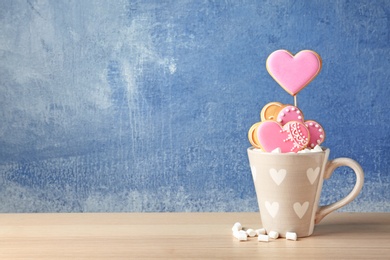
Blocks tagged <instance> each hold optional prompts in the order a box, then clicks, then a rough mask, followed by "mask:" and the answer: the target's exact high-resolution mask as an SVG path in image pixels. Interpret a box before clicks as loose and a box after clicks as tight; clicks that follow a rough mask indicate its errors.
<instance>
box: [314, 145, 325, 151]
mask: <svg viewBox="0 0 390 260" xmlns="http://www.w3.org/2000/svg"><path fill="white" fill-rule="evenodd" d="M312 152H323V150H322V148H321V146H319V145H318V144H317V145H316V146H315V147H314V148H313V149H312Z"/></svg>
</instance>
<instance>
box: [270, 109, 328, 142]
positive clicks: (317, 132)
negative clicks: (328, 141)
mask: <svg viewBox="0 0 390 260" xmlns="http://www.w3.org/2000/svg"><path fill="white" fill-rule="evenodd" d="M276 121H277V122H278V123H280V124H281V125H282V126H283V125H284V124H286V123H288V122H291V121H299V122H302V123H305V125H306V127H307V129H308V130H309V147H310V148H314V147H315V146H316V145H320V144H321V143H323V142H324V140H325V131H324V129H323V128H322V126H321V125H320V124H319V123H318V122H316V121H314V120H308V121H304V117H303V113H302V111H301V110H300V109H299V108H297V107H295V106H291V105H288V106H286V107H284V108H283V109H282V110H281V111H279V114H278V115H277V117H276Z"/></svg>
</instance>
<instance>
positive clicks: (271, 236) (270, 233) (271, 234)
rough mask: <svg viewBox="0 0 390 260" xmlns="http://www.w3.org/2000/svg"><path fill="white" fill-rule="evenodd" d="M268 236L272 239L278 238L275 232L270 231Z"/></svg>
mask: <svg viewBox="0 0 390 260" xmlns="http://www.w3.org/2000/svg"><path fill="white" fill-rule="evenodd" d="M268 236H269V237H270V238H273V239H277V238H278V237H279V233H278V232H276V231H270V232H269V234H268Z"/></svg>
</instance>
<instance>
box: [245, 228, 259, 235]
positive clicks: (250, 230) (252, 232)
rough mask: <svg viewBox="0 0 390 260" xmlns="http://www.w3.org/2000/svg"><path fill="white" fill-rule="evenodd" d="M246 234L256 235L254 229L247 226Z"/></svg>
mask: <svg viewBox="0 0 390 260" xmlns="http://www.w3.org/2000/svg"><path fill="white" fill-rule="evenodd" d="M246 233H247V235H248V236H250V237H254V236H256V235H257V233H256V231H255V230H253V229H251V228H249V229H248V230H247V231H246Z"/></svg>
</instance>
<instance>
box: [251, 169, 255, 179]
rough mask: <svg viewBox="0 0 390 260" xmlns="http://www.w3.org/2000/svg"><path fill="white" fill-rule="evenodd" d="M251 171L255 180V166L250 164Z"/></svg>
mask: <svg viewBox="0 0 390 260" xmlns="http://www.w3.org/2000/svg"><path fill="white" fill-rule="evenodd" d="M251 171H252V177H253V180H254V181H256V167H255V166H251Z"/></svg>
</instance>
